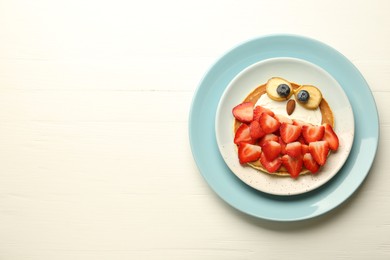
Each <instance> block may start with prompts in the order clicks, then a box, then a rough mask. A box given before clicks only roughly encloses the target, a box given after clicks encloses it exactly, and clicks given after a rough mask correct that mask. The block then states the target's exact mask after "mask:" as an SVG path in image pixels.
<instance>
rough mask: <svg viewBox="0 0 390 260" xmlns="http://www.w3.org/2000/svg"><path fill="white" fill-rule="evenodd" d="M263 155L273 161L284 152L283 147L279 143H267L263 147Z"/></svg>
mask: <svg viewBox="0 0 390 260" xmlns="http://www.w3.org/2000/svg"><path fill="white" fill-rule="evenodd" d="M262 149H263V153H264V155H265V156H266V157H267V159H268V160H269V161H273V160H274V159H275V158H276V157H278V156H279V154H280V152H281V151H282V147H281V145H280V143H279V142H275V141H268V142H265V143H264V145H263V147H262Z"/></svg>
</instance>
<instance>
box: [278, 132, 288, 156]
mask: <svg viewBox="0 0 390 260" xmlns="http://www.w3.org/2000/svg"><path fill="white" fill-rule="evenodd" d="M279 143H280V147H281V148H282V150H281V152H280V153H281V154H286V143H285V142H284V141H283V139H282V138H281V137H280V136H279Z"/></svg>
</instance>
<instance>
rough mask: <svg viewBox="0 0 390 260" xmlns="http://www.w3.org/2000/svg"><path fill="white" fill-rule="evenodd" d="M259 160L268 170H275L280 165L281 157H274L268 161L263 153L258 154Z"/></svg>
mask: <svg viewBox="0 0 390 260" xmlns="http://www.w3.org/2000/svg"><path fill="white" fill-rule="evenodd" d="M260 162H261V164H262V165H263V167H264V168H266V169H267V171H269V172H271V173H272V172H276V171H277V170H279V168H280V166H281V165H282V159H281V157H280V156H278V157H276V158H275V159H274V160H272V161H270V160H268V159H267V157H266V156H265V154H264V153H262V154H261V155H260Z"/></svg>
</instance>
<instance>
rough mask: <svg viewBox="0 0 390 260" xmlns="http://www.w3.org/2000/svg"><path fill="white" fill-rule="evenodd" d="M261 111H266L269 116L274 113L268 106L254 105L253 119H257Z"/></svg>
mask: <svg viewBox="0 0 390 260" xmlns="http://www.w3.org/2000/svg"><path fill="white" fill-rule="evenodd" d="M263 113H266V114H268V115H270V116H274V115H275V114H274V112H272V110H270V109H268V108H265V107H262V106H255V108H254V109H253V120H259V119H260V116H261V114H263Z"/></svg>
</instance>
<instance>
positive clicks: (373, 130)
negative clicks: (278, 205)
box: [188, 34, 380, 222]
mask: <svg viewBox="0 0 390 260" xmlns="http://www.w3.org/2000/svg"><path fill="white" fill-rule="evenodd" d="M272 40H274V41H275V40H276V41H278V40H279V41H280V40H290V41H293V42H295V43H296V42H297V41H298V42H304V43H305V44H308V45H309V46H310V47H313V48H319V49H321V50H322V51H324V52H330V53H331V54H333V55H334V57H333V59H335V58H337V59H338V60H339V59H341V61H342V62H343V63H344V65H346V67H345V68H343V69H344V70H348V72H349V73H352V74H354V76H355V77H356V78H353V79H351V80H355V81H359V83H360V84H359V85H360V87H361V88H362V89H363V90H364V91H366V92H367V93H366V94H369V98H370V101H371V103H370V104H371V107H370V111H371V112H373V114H372V115H371V116H372V117H371V118H373V120H374V121H375V122H376V124H375V125H372V126H371V127H370V129H369V130H368V131H369V132H370V134H371V135H373V136H371V137H375V138H373V140H372V138H371V139H370V140H369V141H370V145H371V146H373V147H372V148H373V149H370V151H371V153H370V157H369V158H368V159H369V160H365V165H364V169H363V170H362V171H365V172H364V173H363V174H362V175H363V176H360V177H361V178H359V179H358V180H356V179H353V183H352V184H351V185H353V187H352V188H351V187H350V188H349V189H348V190H349V191H348V192H347V194H345V192H344V195H343V198H342V199H341V200H338V201H337V202H334V201H333V203H332V204H333V205H332V206H330V207H327V208H326V209H319V210H317V211H314V212H312V213H311V214H306V215H302V214H301V215H292V216H290V217H281V216H278V217H276V216H265V215H259V213H258V212H256V210H255V209H253V206H251V205H248V203H243V204H240V202H241V201H237V199H236V200H233V199H232V198H231V197H230V198H227V197H226V194H222V191H224V190H220V189H218V190H217V188H218V187H217V186H215V183H213V181H214V180H213V178H212V177H213V176H209V175H208V174H205V173H204V172H203V171H202V167H203V165H202V164H203V163H204V162H203V161H204V159H202V158H200V156H199V154H198V148H197V147H196V143H197V141H199V140H198V139H199V136H196V132H197V131H196V130H195V129H194V123H195V122H196V120H197V119H198V118H199V116H201V112H202V111H201V110H202V109H199V108H198V107H197V108H195V106H196V104H197V102H199V101H198V99H199V96H200V94H202V91H206V90H207V93H208V95H210V94H215V92H216V90H215V88H211V89H210V88H207V89H204V87H203V85H204V84H205V81H206V80H207V81H210V80H212V81H213V82H214V83H215V82H216V81H217V80H218V79H220V78H223V75H222V76H221V75H213V73H214V71H215V70H218V69H220V68H219V66H221V63H224V62H225V61H226V60H228V59H231V58H232V57H234V56H235V55H237V52H239V51H248V49H249V52H251V50H250V49H251V48H253V45H256V44H258V43H259V42H260V43H261V42H263V43H264V41H265V42H267V41H272ZM278 43H279V44H280V42H278ZM274 47H275V46H273V48H274ZM283 51H284V50H283ZM283 51H282V52H283ZM287 53H288V54H287ZM321 55H322V53H321ZM231 56H232V57H231ZM266 56H268V58H270V57H281V56H284V57H296V58H300V59H303V60H306V61H309V62H312V63H314V64H316V65H317V66H319V67H321V68H322V69H324V70H325V71H327V72H328V73H329V74H331V75H332V76H333V77H334V78H335V79H336V80H337V81H338V82H339V83H340V85H342V86H343V84H342V83H341V82H340V81H339V80H338V77H336V76H335V75H334V73H335V72H334V73H332V71H333V69H331V71H330V68H329V67H327V66H326V65H327V64H326V63H327V62H329V59H324V60H321V59H319V58H318V57H316V56H310V55H309V54H307V50H305V51H304V52H301V53H293V51H292V50H291V49H289V50H287V51H284V53H281V51H278V52H277V53H271V54H270V53H265V54H263V53H261V54H259V55H254V57H253V55H252V56H250V57H245V59H246V60H245V64H246V65H245V66H244V67H247V66H249V65H250V64H253V63H255V62H258V61H260V60H262V59H265V58H266ZM236 58H237V57H236ZM308 58H309V59H308ZM333 59H330V60H333ZM235 62H236V63H237V60H236V61H235ZM241 63H244V62H243V61H242V60H241ZM241 63H240V64H238V65H237V64H236V67H240V66H242V64H241ZM324 66H325V67H324ZM226 69H227V71H225V72H224V73H234V71H236V70H239V71H241V70H242V69H243V68H241V69H239V68H234V70H233V69H231V68H230V70H229V68H226ZM231 70H233V71H231ZM236 73H238V71H236ZM232 78H233V77H232ZM230 80H231V79H230ZM230 80H229V81H230ZM226 86H227V85H225V86H224V88H223V89H225V88H226ZM343 89H344V87H343ZM344 90H345V89H344ZM347 95H348V93H347ZM219 98H220V97H218V99H219ZM350 102H351V105H352V108H353V109H354V114H355V115H356V113H355V108H354V104H353V101H351V100H350ZM213 105H214V107H213V108H215V109H216V105H215V104H213ZM214 112H215V111H214ZM214 119H215V118H214ZM357 125H358V124H357V120H356V118H355V127H356V126H357ZM188 128H189V130H188V134H189V139H190V140H189V141H190V146H191V152H192V155H193V158H194V160H195V162H196V165H197V168H198V170H199V172H200V173H201V175H202V176H203V178H204V179H205V181H206V182H207V183H208V185H209V186H210V188H211V189H212V190H213V191H214V192H215V193H216V194H217V195H218V196H219V197H220V198H221V199H222V200H223V201H225V202H226V203H227V204H229V205H230V206H232V207H233V208H235V209H237V210H239V211H241V212H243V213H245V214H248V215H251V216H253V217H256V218H261V219H266V220H273V221H284V222H288V221H298V220H305V219H309V218H314V217H317V216H320V215H323V214H325V213H327V212H329V211H331V210H333V209H334V208H336V207H338V206H339V205H340V204H342V203H343V202H345V201H347V200H348V198H349V197H351V196H352V195H353V194H354V193H355V191H356V190H358V188H359V187H360V186H361V184H362V183H363V181H364V180H365V179H366V177H367V175H368V173H369V172H370V169H371V167H372V164H373V162H374V159H375V155H376V153H377V149H378V143H379V136H380V129H379V116H378V110H377V107H376V103H375V99H374V97H373V93H372V91H371V89H370V88H369V85H368V84H367V82H366V80H365V79H364V77H363V75H362V74H361V73H360V71H359V70H358V69H357V68H356V67H355V65H354V64H353V63H352V62H351V61H350V60H349V59H348V58H347V57H345V56H344V55H343V54H342V53H340V52H339V51H337V50H336V49H334V48H333V47H331V46H329V45H327V44H325V43H323V42H321V41H318V40H315V39H313V38H309V37H306V36H301V35H295V34H269V35H264V36H260V37H256V38H252V39H250V40H247V41H244V42H242V43H240V44H237V45H236V46H234V47H233V48H231V49H230V50H228V51H227V52H225V54H223V55H222V56H221V57H219V58H218V59H217V60H216V61H215V62H214V63H213V64H212V65H211V66H210V68H209V69H208V70H207V71H206V73H205V74H204V75H203V77H202V79H201V81H200V83H199V85H198V87H197V88H196V90H195V92H194V95H193V98H192V101H191V107H190V113H189V120H188ZM198 131H199V130H198ZM355 131H356V129H355ZM211 132H212V133H211V134H212V135H214V131H213V130H212V131H211ZM203 138H204V137H203ZM207 138H208V137H207ZM355 138H356V133H355ZM358 141H359V145H360V143H361V142H360V141H361V140H358ZM366 141H367V140H366ZM355 142H356V141H355V140H354V146H353V147H352V149H354V148H355V147H356V144H355ZM210 145H213V148H214V149H215V148H216V144H215V138H214V144H210ZM215 152H217V153H218V154H219V151H218V150H216V151H215ZM202 160H203V161H202ZM355 164H356V162H354V164H353V166H354V165H355ZM347 177H348V175H347ZM237 181H239V182H241V181H240V180H237ZM332 182H333V181H332ZM223 184H228V185H231V184H232V183H229V182H227V181H225V182H224V183H223ZM234 185H236V184H234ZM242 185H246V184H242ZM228 188H232V187H231V186H229V187H228ZM249 188H250V187H249ZM224 189H226V188H225V187H224ZM250 189H253V188H250ZM320 190H324V188H320ZM337 193H339V191H338V192H337ZM260 195H262V196H263V195H264V194H257V193H256V194H253V193H252V194H247V196H249V197H250V199H253V198H254V197H256V198H258V197H259V196H260ZM316 195H318V194H316ZM298 197H299V198H297V201H298V202H297V203H299V202H300V201H304V202H305V201H306V202H307V203H309V202H313V201H312V200H313V199H312V198H311V197H310V198H308V197H300V196H299V195H298ZM273 199H274V198H273V197H271V198H270V197H262V198H261V200H262V202H267V200H273ZM320 200H321V199H320ZM251 207H252V208H251Z"/></svg>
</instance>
